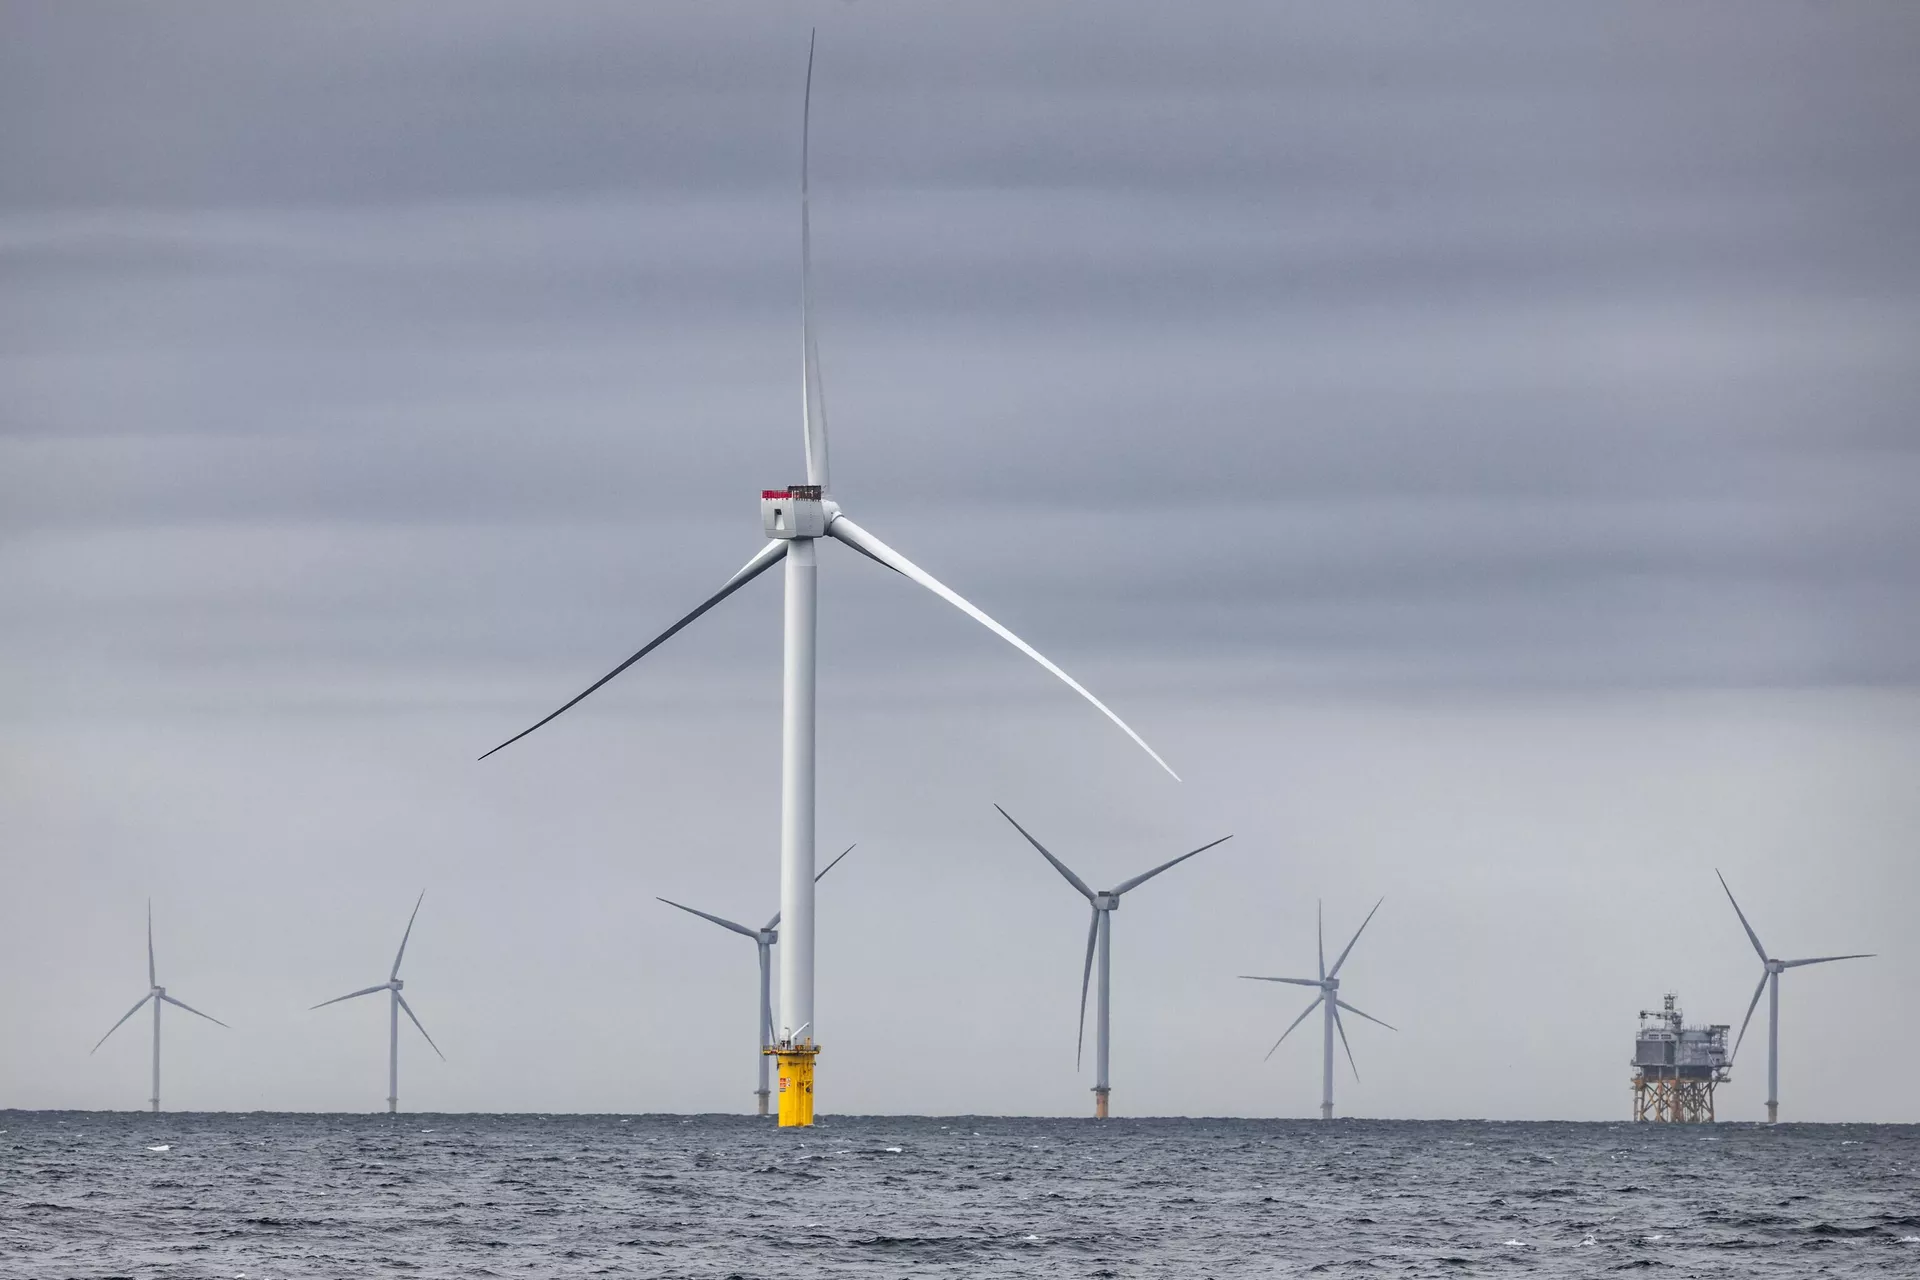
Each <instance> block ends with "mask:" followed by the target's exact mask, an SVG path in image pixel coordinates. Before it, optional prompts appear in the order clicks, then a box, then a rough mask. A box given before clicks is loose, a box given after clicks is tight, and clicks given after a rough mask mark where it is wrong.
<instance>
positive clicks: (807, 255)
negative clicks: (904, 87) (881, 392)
mask: <svg viewBox="0 0 1920 1280" xmlns="http://www.w3.org/2000/svg"><path fill="white" fill-rule="evenodd" d="M816 34H817V32H813V33H809V34H808V36H807V87H806V91H805V93H804V94H803V95H802V96H801V99H800V405H801V408H800V430H801V439H802V442H803V443H804V445H805V446H806V450H807V483H808V484H817V485H819V486H820V487H821V488H822V489H824V488H826V487H827V486H828V484H829V480H828V478H827V389H826V386H825V384H824V382H823V381H822V379H821V377H820V348H819V347H818V346H817V345H816V344H815V342H814V337H813V221H812V209H811V201H810V199H809V193H808V185H807V173H808V169H809V168H810V161H811V155H810V154H809V153H810V144H811V142H812V137H813V43H814V36H815V35H816ZM816 404H817V406H818V413H817V414H816V412H815V406H816Z"/></svg>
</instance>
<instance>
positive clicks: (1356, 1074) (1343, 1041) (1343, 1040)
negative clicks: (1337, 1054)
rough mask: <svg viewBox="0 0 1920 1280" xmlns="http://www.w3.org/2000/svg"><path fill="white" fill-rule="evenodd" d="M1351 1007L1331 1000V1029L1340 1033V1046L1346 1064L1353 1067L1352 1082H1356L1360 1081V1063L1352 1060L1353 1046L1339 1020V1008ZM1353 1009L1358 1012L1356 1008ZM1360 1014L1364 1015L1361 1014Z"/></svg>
mask: <svg viewBox="0 0 1920 1280" xmlns="http://www.w3.org/2000/svg"><path fill="white" fill-rule="evenodd" d="M1352 1008H1353V1006H1352V1005H1343V1004H1341V1003H1340V1002H1339V1001H1338V1000H1335V1001H1334V1002H1333V1029H1334V1030H1335V1031H1338V1032H1339V1033H1340V1047H1341V1048H1342V1049H1345V1050H1346V1051H1347V1065H1348V1066H1349V1067H1351V1068H1353V1082H1354V1083H1355V1084H1358V1083H1360V1064H1359V1063H1357V1062H1355V1061H1354V1060H1353V1046H1352V1045H1350V1044H1348V1043H1347V1024H1346V1023H1344V1022H1342V1021H1340V1010H1342V1009H1352ZM1353 1011H1354V1012H1355V1013H1360V1011H1359V1010H1358V1009H1354V1010H1353ZM1361 1016H1362V1017H1365V1016H1366V1015H1365V1014H1361Z"/></svg>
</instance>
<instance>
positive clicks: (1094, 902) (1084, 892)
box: [993, 804, 1233, 1120]
mask: <svg viewBox="0 0 1920 1280" xmlns="http://www.w3.org/2000/svg"><path fill="white" fill-rule="evenodd" d="M993 807H994V808H996V809H1000V806H999V805H997V804H996V805H995V806H993ZM1000 816H1001V817H1003V818H1005V819H1006V820H1007V821H1008V822H1013V829H1014V830H1015V831H1018V832H1019V833H1020V834H1021V835H1023V836H1026V838H1027V843H1028V844H1030V845H1032V846H1033V847H1034V848H1036V849H1038V850H1039V851H1040V856H1041V857H1043V858H1045V859H1046V860H1047V861H1048V862H1050V863H1052V864H1053V869H1054V870H1055V871H1058V872H1059V873H1060V874H1061V875H1063V876H1065V877H1066V880H1067V883H1068V884H1070V885H1072V886H1073V887H1074V888H1075V889H1078V890H1079V891H1080V896H1081V897H1083V898H1085V899H1086V900H1087V902H1088V904H1089V905H1091V906H1092V908H1093V915H1092V918H1091V919H1089V920H1088V922H1087V959H1086V962H1085V963H1084V964H1083V965H1082V966H1081V969H1080V1024H1079V1035H1078V1038H1077V1039H1076V1040H1075V1042H1074V1046H1073V1066H1074V1070H1076V1071H1077V1070H1079V1069H1080V1054H1081V1050H1082V1048H1083V1047H1084V1046H1085V1044H1086V1035H1087V984H1088V981H1089V979H1090V978H1091V977H1092V976H1093V957H1094V952H1095V950H1096V949H1097V950H1098V951H1099V953H1100V985H1099V988H1098V990H1099V992H1100V998H1099V1000H1098V1001H1096V1002H1095V1005H1094V1015H1093V1028H1094V1034H1093V1062H1094V1084H1093V1115H1094V1119H1096V1120H1105V1119H1106V1118H1107V1095H1108V1094H1109V1093H1111V1092H1112V1089H1111V1088H1110V1087H1109V1085H1108V1081H1107V1032H1108V1027H1109V1024H1110V1021H1111V1018H1110V1015H1111V1012H1112V1008H1111V999H1110V998H1111V995H1112V990H1113V984H1112V977H1113V963H1112V962H1113V913H1114V912H1115V911H1116V910H1118V909H1119V907H1120V895H1121V894H1123V893H1126V892H1127V891H1128V890H1130V889H1137V888H1139V887H1140V886H1141V885H1143V884H1145V883H1146V882H1147V881H1149V880H1151V879H1153V878H1154V877H1155V876H1157V875H1159V874H1160V873H1161V872H1162V871H1165V870H1167V869H1168V868H1169V867H1177V866H1179V865H1180V864H1181V863H1183V862H1185V861H1186V860H1187V859H1188V858H1191V857H1193V855H1194V854H1195V853H1205V852H1206V851H1207V850H1209V849H1211V848H1213V846H1214V845H1216V844H1225V843H1226V842H1227V841H1229V840H1231V839H1233V837H1232V836H1230V835H1226V836H1221V837H1220V838H1219V839H1218V840H1211V841H1208V842H1207V843H1206V844H1203V845H1201V846H1200V847H1199V848H1198V849H1195V850H1194V851H1193V852H1192V853H1183V854H1181V855H1180V856H1179V857H1177V858H1170V859H1168V860H1167V861H1165V862H1163V863H1161V864H1160V865H1159V866H1157V867H1155V868H1154V869H1153V870H1151V871H1143V872H1141V873H1140V874H1139V875H1137V876H1134V877H1133V878H1132V879H1131V880H1122V881H1121V882H1120V883H1119V884H1117V885H1115V886H1114V887H1113V888H1111V889H1100V890H1095V889H1093V888H1091V887H1089V886H1088V884H1087V882H1086V881H1085V880H1082V879H1081V878H1080V877H1079V876H1077V875H1075V874H1073V870H1072V869H1071V868H1070V867H1068V866H1067V864H1066V863H1064V862H1062V861H1060V859H1058V858H1056V857H1054V856H1053V854H1052V853H1050V852H1048V850H1047V847H1046V846H1045V845H1043V844H1041V843H1040V842H1039V841H1038V840H1035V839H1034V838H1033V835H1032V833H1030V832H1029V831H1028V830H1027V829H1026V828H1025V827H1023V826H1021V825H1020V824H1019V823H1018V822H1014V820H1013V815H1012V814H1010V813H1008V812H1007V811H1006V810H1005V809H1000Z"/></svg>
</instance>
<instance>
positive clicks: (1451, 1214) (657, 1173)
mask: <svg viewBox="0 0 1920 1280" xmlns="http://www.w3.org/2000/svg"><path fill="white" fill-rule="evenodd" d="M0 1130H3V1131H4V1132H0V1275H5V1276H9V1277H11V1276H23V1277H24V1276H33V1277H37V1278H41V1280H78V1278H80V1277H88V1278H92V1277H106V1276H140V1277H203V1276H215V1275H217V1276H245V1277H247V1278H248V1280H262V1278H266V1277H305V1276H312V1277H322V1276H324V1277H339V1276H346V1275H356V1276H357V1275H372V1274H418V1275H449V1276H452V1275H459V1276H487V1275H539V1276H591V1275H634V1276H687V1277H715V1278H718V1277H726V1276H743V1277H744V1276H773V1275H784V1274H797V1273H808V1274H813V1275H819V1276H846V1275H852V1276H869V1275H870V1276H902V1275H911V1276H978V1275H988V1274H990V1275H996V1276H1008V1275H1013V1276H1286V1275H1304V1274H1326V1275H1397V1276H1473V1275H1523V1274H1524V1275H1554V1276H1560V1275H1566V1276H1574V1275H1580V1276H1585V1275H1598V1274H1602V1273H1607V1272H1611V1271H1614V1270H1632V1271H1637V1270H1642V1269H1645V1270H1649V1271H1656V1273H1659V1274H1668V1275H1684V1276H1743V1277H1745V1276H1794V1277H1802V1276H1809V1275H1822V1276H1885V1275H1890V1274H1920V1127H1916V1126H1911V1125H1804V1126H1797V1125H1782V1126H1779V1127H1778V1128H1773V1129H1768V1128H1762V1127H1757V1126H1749V1125H1719V1126H1714V1127H1660V1126H1652V1125H1643V1126H1635V1125H1631V1124H1626V1123H1620V1124H1562V1123H1491V1122H1482V1121H1459V1122H1401V1121H1338V1122H1335V1123H1333V1124H1331V1125H1322V1124H1320V1123H1318V1122H1312V1121H1253V1120H1119V1121H1112V1122H1109V1123H1107V1124H1105V1125H1101V1126H1095V1125H1094V1124H1093V1123H1091V1122H1089V1121H1083V1120H1053V1119H1018V1118H1016V1119H1003V1118H966V1117H955V1118H946V1119H934V1118H900V1117H844V1116H829V1117H826V1118H825V1119H824V1121H823V1123H822V1124H821V1125H820V1126H819V1127H818V1128H816V1129H815V1130H814V1131H812V1132H810V1133H807V1134H805V1135H800V1134H795V1133H792V1132H786V1133H782V1132H780V1131H778V1130H776V1129H775V1128H773V1127H772V1126H771V1125H770V1124H769V1123H767V1122H756V1121H752V1120H748V1119H745V1118H737V1117H724V1116H693V1117H678V1116H633V1117H620V1116H533V1115H511V1116H503V1115H405V1116H401V1117H399V1118H398V1119H397V1120H393V1121H389V1120H387V1119H386V1118H384V1117H376V1116H360V1115H355V1116H342V1115H274V1114H266V1113H254V1114H248V1115H205V1114H179V1115H172V1114H170V1115H161V1116H151V1115H145V1114H137V1113H134V1114H129V1113H100V1112H31V1113H29V1112H0Z"/></svg>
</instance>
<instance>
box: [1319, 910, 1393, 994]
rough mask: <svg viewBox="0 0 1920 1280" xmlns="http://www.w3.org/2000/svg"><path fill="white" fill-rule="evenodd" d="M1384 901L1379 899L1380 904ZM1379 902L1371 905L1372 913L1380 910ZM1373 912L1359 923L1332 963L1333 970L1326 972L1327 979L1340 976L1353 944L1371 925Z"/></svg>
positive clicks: (1368, 913)
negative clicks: (1337, 957) (1338, 956)
mask: <svg viewBox="0 0 1920 1280" xmlns="http://www.w3.org/2000/svg"><path fill="white" fill-rule="evenodd" d="M1385 901H1386V898H1385V897H1382V898H1381V899H1380V902H1385ZM1380 902H1376V903H1374V904H1373V911H1378V910H1379V909H1380ZM1373 911H1369V912H1367V918H1366V919H1365V920H1362V921H1361V922H1360V927H1359V928H1358V929H1355V930H1354V931H1353V937H1352V938H1350V939H1348V940H1347V950H1346V951H1342V952H1341V953H1340V958H1339V959H1338V960H1335V961H1334V962H1333V968H1331V969H1329V970H1328V971H1327V976H1328V977H1329V978H1337V977H1339V976H1340V966H1341V965H1343V964H1345V963H1346V962H1347V954H1348V952H1351V951H1352V950H1353V944H1354V943H1356V942H1358V941H1360V935H1361V934H1363V933H1365V932H1366V931H1367V926H1368V925H1370V924H1372V923H1373Z"/></svg>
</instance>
